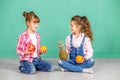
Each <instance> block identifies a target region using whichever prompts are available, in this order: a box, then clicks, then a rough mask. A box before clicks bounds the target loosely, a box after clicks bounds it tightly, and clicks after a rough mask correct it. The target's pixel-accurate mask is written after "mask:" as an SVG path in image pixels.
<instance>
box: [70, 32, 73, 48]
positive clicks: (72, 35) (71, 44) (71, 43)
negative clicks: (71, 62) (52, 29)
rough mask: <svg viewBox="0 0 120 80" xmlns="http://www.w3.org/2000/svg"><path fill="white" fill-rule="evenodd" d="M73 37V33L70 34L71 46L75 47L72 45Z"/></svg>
mask: <svg viewBox="0 0 120 80" xmlns="http://www.w3.org/2000/svg"><path fill="white" fill-rule="evenodd" d="M72 37H73V35H72V34H71V35H70V46H71V47H73V45H72Z"/></svg>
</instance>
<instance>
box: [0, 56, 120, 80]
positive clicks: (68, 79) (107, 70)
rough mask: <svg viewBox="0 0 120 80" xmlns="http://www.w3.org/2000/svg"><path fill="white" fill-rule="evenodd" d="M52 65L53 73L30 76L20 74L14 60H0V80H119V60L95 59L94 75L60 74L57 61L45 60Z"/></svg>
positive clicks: (16, 60)
mask: <svg viewBox="0 0 120 80" xmlns="http://www.w3.org/2000/svg"><path fill="white" fill-rule="evenodd" d="M46 60H49V61H50V62H52V63H53V65H54V67H55V69H54V71H53V72H36V73H35V74H32V75H26V74H22V73H20V72H19V70H18V65H19V60H18V59H16V58H9V59H6V58H0V80H120V59H118V58H117V59H110V58H109V59H108V58H106V59H105V58H100V59H95V65H94V67H93V70H94V74H87V73H75V72H61V71H60V68H59V67H58V65H57V62H58V59H46Z"/></svg>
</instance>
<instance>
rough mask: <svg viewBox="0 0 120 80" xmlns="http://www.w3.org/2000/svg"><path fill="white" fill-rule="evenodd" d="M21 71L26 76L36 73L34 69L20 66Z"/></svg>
mask: <svg viewBox="0 0 120 80" xmlns="http://www.w3.org/2000/svg"><path fill="white" fill-rule="evenodd" d="M19 70H20V71H21V72H22V73H25V74H33V73H34V72H35V71H36V69H35V68H34V67H23V66H19Z"/></svg>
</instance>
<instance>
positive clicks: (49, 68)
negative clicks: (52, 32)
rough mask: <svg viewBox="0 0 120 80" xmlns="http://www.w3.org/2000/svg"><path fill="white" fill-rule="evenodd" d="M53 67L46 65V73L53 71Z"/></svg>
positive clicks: (49, 64)
mask: <svg viewBox="0 0 120 80" xmlns="http://www.w3.org/2000/svg"><path fill="white" fill-rule="evenodd" d="M53 69H54V68H53V65H52V64H51V63H48V64H47V65H46V71H48V72H51V71H53Z"/></svg>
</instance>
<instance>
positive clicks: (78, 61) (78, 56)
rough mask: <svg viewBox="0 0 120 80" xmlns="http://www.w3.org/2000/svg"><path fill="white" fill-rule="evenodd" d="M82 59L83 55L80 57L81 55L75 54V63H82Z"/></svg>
mask: <svg viewBox="0 0 120 80" xmlns="http://www.w3.org/2000/svg"><path fill="white" fill-rule="evenodd" d="M83 60H84V59H83V57H82V56H81V55H77V56H76V62H77V63H82V62H83Z"/></svg>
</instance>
